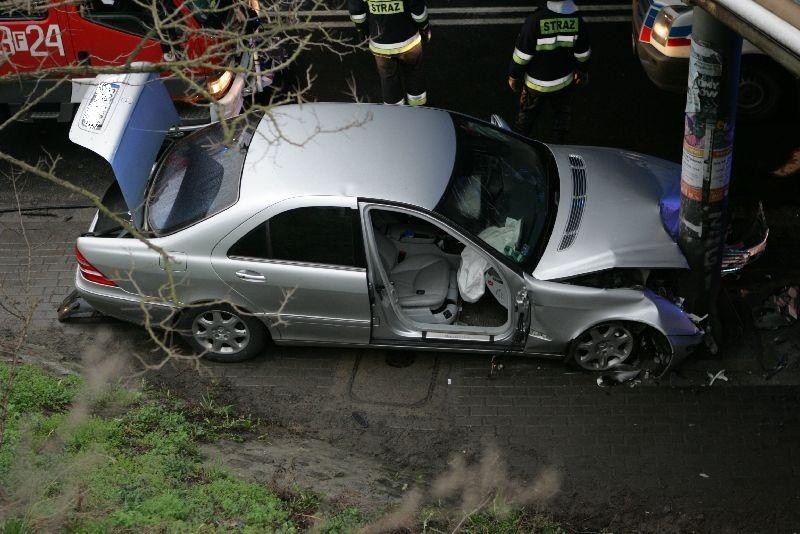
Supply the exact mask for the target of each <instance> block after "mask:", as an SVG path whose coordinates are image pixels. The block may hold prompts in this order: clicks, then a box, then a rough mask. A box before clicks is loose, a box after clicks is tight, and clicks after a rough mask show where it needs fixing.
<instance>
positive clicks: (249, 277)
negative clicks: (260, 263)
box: [234, 269, 267, 282]
mask: <svg viewBox="0 0 800 534" xmlns="http://www.w3.org/2000/svg"><path fill="white" fill-rule="evenodd" d="M234 274H235V275H236V277H237V278H241V279H242V280H244V281H245V282H266V281H267V277H266V276H264V275H263V274H261V273H257V272H256V271H251V270H250V269H243V270H241V271H236V272H235V273H234Z"/></svg>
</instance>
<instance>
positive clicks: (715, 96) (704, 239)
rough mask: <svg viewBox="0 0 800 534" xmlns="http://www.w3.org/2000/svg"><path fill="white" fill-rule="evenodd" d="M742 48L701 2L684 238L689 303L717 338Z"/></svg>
mask: <svg viewBox="0 0 800 534" xmlns="http://www.w3.org/2000/svg"><path fill="white" fill-rule="evenodd" d="M741 50H742V38H741V37H740V36H739V35H738V34H736V33H735V32H733V31H731V30H730V29H728V28H727V27H726V26H724V25H723V24H722V23H721V22H719V21H718V20H717V19H715V18H714V17H712V16H711V15H709V14H708V13H707V12H706V11H704V10H703V9H700V8H699V7H695V9H694V20H693V23H692V46H691V54H690V58H689V82H688V91H687V95H686V115H685V122H684V132H683V161H682V168H681V206H680V235H679V238H678V243H679V245H680V247H681V250H683V253H684V255H685V256H686V259H687V260H688V262H689V266H690V268H691V272H690V274H689V275H688V277H687V279H686V281H685V282H686V283H685V284H684V291H683V293H684V296H685V297H686V302H685V303H684V306H685V307H686V309H687V310H688V311H690V312H692V313H694V314H696V315H698V316H701V317H702V316H704V315H706V314H709V315H710V316H711V319H712V320H711V321H710V322H709V323H708V325H709V326H710V327H711V328H710V331H711V333H712V336H713V337H715V338H716V337H717V336H716V332H715V328H714V325H715V321H714V319H715V311H716V310H715V303H716V298H717V294H718V292H719V282H720V265H721V261H722V246H723V243H724V240H725V228H726V226H727V215H726V212H727V204H728V184H729V183H730V177H731V164H732V161H733V134H734V125H735V116H736V97H737V92H738V87H739V63H740V58H741Z"/></svg>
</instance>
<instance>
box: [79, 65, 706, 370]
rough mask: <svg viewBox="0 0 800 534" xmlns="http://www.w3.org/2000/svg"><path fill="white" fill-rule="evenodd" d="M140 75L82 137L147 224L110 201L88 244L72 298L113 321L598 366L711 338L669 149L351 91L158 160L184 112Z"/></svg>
mask: <svg viewBox="0 0 800 534" xmlns="http://www.w3.org/2000/svg"><path fill="white" fill-rule="evenodd" d="M120 76H122V75H120ZM141 76H146V75H142V74H138V75H134V74H129V75H124V76H123V77H122V78H113V79H111V80H109V81H108V82H104V83H101V84H100V85H98V87H97V89H96V92H97V93H102V97H101V98H94V97H92V96H91V95H87V99H86V100H85V101H84V102H83V104H82V105H81V108H80V109H79V111H78V115H77V116H76V120H75V122H74V123H73V126H72V129H71V132H70V139H72V140H73V141H74V142H76V143H78V144H79V145H82V146H84V147H86V148H89V149H91V150H94V151H96V152H97V153H99V154H100V155H101V156H103V157H104V158H105V159H107V160H108V161H109V162H110V164H111V167H112V169H113V171H114V173H115V176H116V179H117V182H116V184H115V185H114V186H113V187H112V188H111V189H110V190H109V193H107V195H106V198H105V200H104V203H105V205H106V206H108V207H109V209H110V210H111V211H112V212H115V213H121V214H124V216H125V217H126V218H127V219H128V220H130V221H131V223H132V225H133V227H135V228H136V229H137V230H138V231H139V232H140V233H141V234H143V235H145V236H147V237H148V240H147V242H144V241H143V240H140V239H134V238H131V234H130V232H129V231H127V230H125V229H123V228H121V227H120V225H119V224H117V223H116V222H114V220H113V218H111V217H110V216H109V215H108V214H98V215H97V216H96V217H95V219H94V221H93V222H92V224H91V227H90V228H89V230H88V232H87V233H85V234H84V235H82V236H81V237H80V238H78V240H77V245H76V256H77V261H78V269H77V273H76V278H75V285H76V292H77V295H78V296H79V297H80V298H82V299H83V301H84V302H85V303H88V304H89V305H91V307H93V308H94V309H95V310H97V311H99V312H101V313H103V314H106V315H109V316H112V317H116V318H119V319H122V320H125V321H132V322H136V323H147V324H149V325H161V326H163V327H170V328H176V329H177V330H178V331H179V332H181V333H182V334H183V335H184V336H185V338H186V339H187V341H188V343H189V344H190V345H191V346H192V347H193V348H194V349H195V350H197V351H198V352H199V353H201V354H203V355H205V356H206V357H208V358H210V359H213V360H218V361H240V360H244V359H246V358H250V357H253V356H255V355H257V354H259V353H260V352H262V351H263V350H264V349H265V347H266V346H267V342H268V341H272V342H274V343H275V344H279V345H283V344H286V345H290V344H296V345H335V346H353V347H380V348H402V349H415V350H425V349H437V350H439V349H441V350H448V351H469V352H485V353H492V354H496V353H498V352H506V353H509V354H519V355H542V356H551V357H558V358H564V357H565V355H566V358H567V359H568V360H569V361H570V362H573V363H574V364H575V365H577V366H579V367H581V368H583V369H588V370H605V369H609V368H612V367H615V366H617V365H619V364H622V363H624V362H630V361H632V360H633V358H635V357H636V355H637V352H639V351H640V350H644V348H650V349H652V350H651V352H654V353H657V354H658V358H659V359H660V361H661V363H662V364H663V366H669V365H674V364H675V363H677V362H678V361H680V360H681V359H683V358H685V357H686V356H688V355H689V354H691V353H692V352H693V351H694V350H695V348H696V347H697V346H698V345H699V344H700V343H701V342H702V336H703V331H702V329H701V328H700V327H699V326H698V325H697V324H695V322H694V321H693V318H691V317H690V316H689V315H688V314H687V313H685V312H684V311H683V310H682V309H681V307H680V303H681V299H680V296H679V295H677V294H676V292H675V289H674V288H675V284H676V280H677V278H678V277H679V276H680V275H681V273H683V272H685V270H686V269H687V262H686V259H685V258H684V256H683V254H682V253H681V251H680V249H679V247H678V245H677V244H676V243H675V241H674V240H673V239H672V238H671V237H670V235H669V233H668V230H667V228H666V226H665V222H664V221H663V220H662V216H661V212H660V209H659V202H660V200H661V199H662V198H663V197H665V196H668V195H670V194H671V192H672V191H673V190H674V188H675V186H676V184H677V183H678V181H679V176H680V167H679V166H678V165H677V164H674V163H671V162H668V161H664V160H661V159H657V158H654V157H650V156H645V155H642V154H637V153H633V152H628V151H624V150H615V149H609V148H597V147H583V146H556V145H546V144H543V143H539V142H536V141H532V140H529V139H526V138H524V137H521V136H518V135H516V134H513V133H510V132H508V131H506V130H504V129H503V128H500V127H497V126H494V125H492V124H489V123H486V122H483V121H479V120H476V119H473V118H470V117H467V116H464V115H460V114H457V113H451V112H447V111H442V110H435V109H429V108H414V109H411V108H406V107H397V106H382V105H365V104H343V103H341V104H336V103H328V104H304V105H289V106H281V107H277V108H275V109H274V110H273V112H272V113H271V114H269V115H267V116H264V117H263V118H262V117H258V118H256V119H252V118H251V119H248V120H244V119H243V120H240V121H238V122H234V123H230V124H227V125H224V126H223V125H221V124H218V125H212V126H210V127H208V128H205V129H203V130H199V131H197V132H194V133H192V134H191V135H189V136H187V137H185V138H183V139H181V140H179V141H177V142H175V143H174V144H173V145H172V146H171V147H169V148H168V149H167V150H165V151H163V154H162V155H161V156H160V159H159V160H158V161H157V162H156V161H154V160H155V158H156V155H157V154H158V153H159V146H160V143H161V140H162V139H163V135H164V132H165V131H167V130H168V129H169V128H170V126H171V122H172V121H174V120H176V117H174V112H173V116H170V114H169V112H168V111H169V110H168V108H169V99H168V98H167V97H166V93H165V92H164V91H163V88H160V86H159V84H158V83H154V82H157V81H158V80H150V82H146V80H142V79H140V78H137V77H141ZM159 101H160V102H161V103H160V104H159ZM230 128H233V135H232V136H226V135H225V132H226V131H229V130H230ZM154 163H155V165H154ZM623 207H624V209H623ZM168 274H169V275H170V276H171V277H172V279H173V280H174V287H172V286H170V285H169V284H168ZM69 305H70V303H69V302H67V303H65V306H69Z"/></svg>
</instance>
